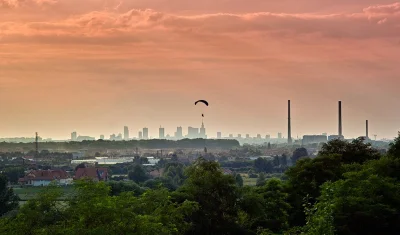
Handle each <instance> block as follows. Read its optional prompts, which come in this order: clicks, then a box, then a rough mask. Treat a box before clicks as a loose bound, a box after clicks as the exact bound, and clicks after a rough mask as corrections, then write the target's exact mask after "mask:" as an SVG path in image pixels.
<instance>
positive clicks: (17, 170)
mask: <svg viewBox="0 0 400 235" xmlns="http://www.w3.org/2000/svg"><path fill="white" fill-rule="evenodd" d="M3 174H4V175H6V176H7V178H8V180H9V181H10V182H11V183H13V184H16V183H18V179H19V178H21V177H24V176H25V169H24V168H23V167H10V168H6V169H5V170H4V172H3Z"/></svg>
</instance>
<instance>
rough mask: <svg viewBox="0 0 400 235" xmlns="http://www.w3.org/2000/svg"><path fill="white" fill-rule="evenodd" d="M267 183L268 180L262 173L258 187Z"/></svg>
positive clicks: (259, 176) (258, 180)
mask: <svg viewBox="0 0 400 235" xmlns="http://www.w3.org/2000/svg"><path fill="white" fill-rule="evenodd" d="M266 181H267V180H266V177H265V173H260V174H259V175H258V179H257V183H256V185H257V186H263V185H264V184H265V182H266Z"/></svg>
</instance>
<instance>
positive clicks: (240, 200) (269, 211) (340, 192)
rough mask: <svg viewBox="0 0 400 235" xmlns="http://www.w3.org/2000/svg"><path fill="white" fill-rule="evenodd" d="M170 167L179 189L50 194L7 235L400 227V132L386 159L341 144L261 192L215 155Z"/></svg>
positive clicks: (84, 186)
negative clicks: (230, 171) (214, 158)
mask: <svg viewBox="0 0 400 235" xmlns="http://www.w3.org/2000/svg"><path fill="white" fill-rule="evenodd" d="M167 168H168V169H167V170H166V172H165V173H164V176H165V177H166V178H170V179H176V184H177V185H179V186H178V187H177V188H176V189H170V190H167V189H165V184H164V183H163V182H162V181H158V182H157V181H156V182H154V181H153V182H152V183H151V184H150V183H147V184H145V185H142V186H141V187H140V186H137V185H136V184H133V183H124V182H118V183H111V184H106V183H93V182H80V183H78V184H76V185H75V187H76V188H75V192H74V193H73V194H71V196H70V198H69V199H68V200H66V201H64V202H59V201H58V198H60V194H59V193H58V192H57V191H54V189H52V188H48V189H46V190H45V191H44V192H42V193H41V194H40V195H38V197H37V198H36V199H34V200H31V201H29V202H28V203H26V204H25V205H23V206H22V207H21V208H20V209H19V210H18V212H17V213H16V214H15V215H14V216H13V215H9V216H6V217H3V218H2V219H1V220H0V234H50V233H53V234H310V235H320V234H328V235H330V234H343V235H350V234H389V235H390V234H397V233H398V231H399V229H400V136H399V138H397V139H396V140H395V142H394V143H393V144H392V145H391V147H390V150H389V151H388V154H387V155H385V156H381V155H380V154H379V153H378V151H377V150H375V149H373V148H372V147H371V146H370V145H369V144H368V143H365V142H363V141H362V140H361V139H357V140H355V141H353V142H350V143H349V142H344V141H340V140H334V141H331V142H329V143H327V144H325V145H324V146H323V147H322V150H321V152H320V155H319V156H318V157H316V158H314V159H309V158H304V159H300V160H298V161H297V163H296V165H295V166H294V167H291V168H289V169H288V170H287V171H286V172H285V177H286V180H285V181H281V180H278V179H270V180H267V181H266V182H264V183H260V184H258V186H257V187H249V186H243V184H242V183H240V177H238V175H225V174H224V173H223V171H222V170H221V168H220V166H219V164H218V163H216V162H214V161H207V160H205V159H199V160H198V161H196V162H195V163H194V164H192V165H191V166H189V167H187V168H186V169H185V170H184V171H183V168H182V169H181V165H179V164H177V163H176V164H170V165H169V166H168V167H167ZM145 182H146V181H145ZM146 185H147V186H149V187H147V186H146ZM150 186H151V188H152V189H149V188H150ZM7 190H8V191H7V192H8V195H9V198H12V192H10V191H9V189H7ZM0 195H3V194H1V193H0ZM3 201H4V200H3ZM9 201H10V200H9ZM0 202H1V200H0ZM8 205H11V207H12V203H9V204H8ZM8 208H9V209H10V207H8ZM3 213H4V212H3Z"/></svg>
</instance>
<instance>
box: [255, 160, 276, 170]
mask: <svg viewBox="0 0 400 235" xmlns="http://www.w3.org/2000/svg"><path fill="white" fill-rule="evenodd" d="M254 168H255V169H256V170H257V171H258V172H267V173H271V172H272V171H273V169H274V165H273V161H272V160H269V159H266V158H261V157H259V158H257V159H256V160H255V161H254Z"/></svg>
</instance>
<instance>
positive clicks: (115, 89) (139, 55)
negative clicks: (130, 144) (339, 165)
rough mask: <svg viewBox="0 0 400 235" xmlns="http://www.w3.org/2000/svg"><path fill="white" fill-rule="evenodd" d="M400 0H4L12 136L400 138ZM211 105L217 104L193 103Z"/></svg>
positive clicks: (5, 124)
mask: <svg viewBox="0 0 400 235" xmlns="http://www.w3.org/2000/svg"><path fill="white" fill-rule="evenodd" d="M399 20H400V2H399V1H393V0H392V1H387V0H365V1H362V2H361V1H359V0H346V1H344V0H336V1H332V0H323V1H317V0H304V1H301V2H300V1H296V0H283V1H278V2H273V1H265V0H252V1H244V0H212V1H211V0H203V1H193V2H190V3H189V2H187V1H183V0H170V1H166V0H131V1H128V0H126V1H117V0H114V1H113V0H109V1H104V0H88V1H85V4H82V2H81V1H77V0H25V1H22V0H21V1H19V0H0V102H1V103H0V105H1V111H2V112H1V115H0V137H24V136H25V137H28V136H33V135H34V133H35V132H39V134H40V136H42V137H44V138H48V137H50V138H53V139H68V138H70V133H71V132H73V131H77V132H78V134H80V135H88V136H93V137H96V138H98V137H99V135H101V134H103V135H105V137H106V138H108V137H109V135H110V134H112V133H115V134H118V133H123V127H124V126H128V127H129V128H130V130H131V131H130V135H131V137H132V136H137V133H138V131H139V130H140V129H142V128H143V127H148V128H149V131H150V132H149V135H150V136H153V137H157V136H158V128H159V127H160V125H161V126H163V127H165V133H166V134H170V135H173V134H174V132H175V131H176V127H177V126H182V127H183V130H184V133H186V131H187V127H188V126H193V127H200V125H201V113H202V112H204V114H205V119H204V123H205V125H206V128H207V134H208V135H209V136H211V137H213V136H216V133H217V132H218V131H220V132H222V134H223V136H228V135H229V134H233V135H234V136H236V135H237V134H238V133H241V134H242V135H245V134H250V135H251V136H256V135H257V134H262V136H263V137H265V135H266V134H270V135H271V137H276V136H277V133H278V132H281V133H282V134H283V136H284V137H287V100H288V99H290V100H291V101H292V137H294V138H296V137H297V135H298V136H299V137H301V136H302V135H305V134H321V133H323V132H326V133H328V134H337V132H338V130H337V129H338V128H337V125H338V124H337V123H338V121H337V119H338V117H337V116H338V115H337V101H338V100H342V102H343V104H342V106H343V134H344V135H345V137H347V138H353V137H358V136H362V135H365V120H367V119H368V120H369V133H370V138H371V139H373V135H374V134H376V135H378V137H377V138H378V139H381V138H393V137H395V136H397V132H398V131H399V130H400V109H399V108H398V104H397V103H398V101H399V100H400V93H399V92H398V90H397V89H396V88H397V86H398V85H400V81H399V79H398V76H399V74H400V67H399V66H398V63H399V61H400V30H398V29H399V26H400V24H399V22H400V21H399ZM198 99H206V100H208V101H209V102H210V107H208V108H205V109H202V108H201V107H196V106H194V102H195V101H196V100H198Z"/></svg>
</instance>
